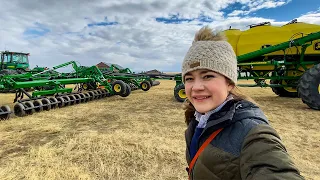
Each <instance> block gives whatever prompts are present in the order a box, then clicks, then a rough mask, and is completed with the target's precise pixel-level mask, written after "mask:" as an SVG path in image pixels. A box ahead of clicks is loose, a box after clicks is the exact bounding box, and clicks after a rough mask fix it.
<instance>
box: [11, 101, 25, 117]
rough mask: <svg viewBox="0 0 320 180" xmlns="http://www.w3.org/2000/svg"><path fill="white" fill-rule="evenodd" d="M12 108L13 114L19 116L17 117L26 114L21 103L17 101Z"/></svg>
mask: <svg viewBox="0 0 320 180" xmlns="http://www.w3.org/2000/svg"><path fill="white" fill-rule="evenodd" d="M13 109H14V114H15V115H16V116H19V117H23V116H26V111H25V107H24V106H23V104H21V103H17V104H16V105H14V107H13Z"/></svg>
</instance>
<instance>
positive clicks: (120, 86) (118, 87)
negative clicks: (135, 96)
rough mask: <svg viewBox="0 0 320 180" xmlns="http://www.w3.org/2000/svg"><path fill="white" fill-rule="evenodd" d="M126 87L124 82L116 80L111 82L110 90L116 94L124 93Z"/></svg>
mask: <svg viewBox="0 0 320 180" xmlns="http://www.w3.org/2000/svg"><path fill="white" fill-rule="evenodd" d="M126 88H127V86H126V83H124V82H123V81H121V80H116V81H115V82H113V84H112V90H113V91H114V92H115V94H116V95H121V94H124V93H125V92H126Z"/></svg>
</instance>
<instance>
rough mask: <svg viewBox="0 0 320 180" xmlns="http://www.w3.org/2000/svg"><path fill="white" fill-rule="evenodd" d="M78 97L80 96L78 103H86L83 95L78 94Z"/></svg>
mask: <svg viewBox="0 0 320 180" xmlns="http://www.w3.org/2000/svg"><path fill="white" fill-rule="evenodd" d="M78 95H79V96H80V103H84V102H87V99H86V98H85V96H84V94H83V93H79V94H78Z"/></svg>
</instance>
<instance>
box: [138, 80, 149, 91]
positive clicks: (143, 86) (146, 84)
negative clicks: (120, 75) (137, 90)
mask: <svg viewBox="0 0 320 180" xmlns="http://www.w3.org/2000/svg"><path fill="white" fill-rule="evenodd" d="M140 86H141V89H142V90H144V91H148V90H149V89H150V88H151V84H150V82H149V81H142V83H141V84H140Z"/></svg>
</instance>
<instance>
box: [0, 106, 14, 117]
mask: <svg viewBox="0 0 320 180" xmlns="http://www.w3.org/2000/svg"><path fill="white" fill-rule="evenodd" d="M0 109H1V115H0V120H7V119H9V118H10V113H11V110H10V107H9V106H8V105H4V106H1V107H0Z"/></svg>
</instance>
